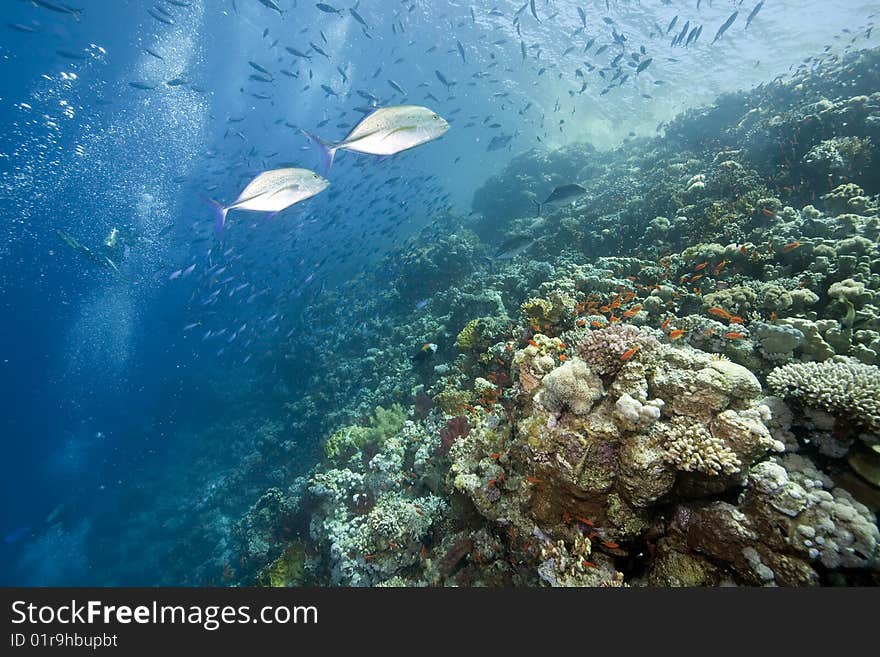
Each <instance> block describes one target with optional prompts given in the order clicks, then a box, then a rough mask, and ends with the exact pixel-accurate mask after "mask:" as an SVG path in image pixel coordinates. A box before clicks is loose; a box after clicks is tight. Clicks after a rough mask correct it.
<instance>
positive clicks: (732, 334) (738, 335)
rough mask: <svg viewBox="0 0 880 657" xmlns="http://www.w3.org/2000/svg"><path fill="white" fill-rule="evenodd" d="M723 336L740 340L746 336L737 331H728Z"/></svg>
mask: <svg viewBox="0 0 880 657" xmlns="http://www.w3.org/2000/svg"><path fill="white" fill-rule="evenodd" d="M724 337H725V338H727V339H728V340H741V339H742V338H744V337H746V336H745V333H740V332H739V331H729V332H727V333H725V334H724Z"/></svg>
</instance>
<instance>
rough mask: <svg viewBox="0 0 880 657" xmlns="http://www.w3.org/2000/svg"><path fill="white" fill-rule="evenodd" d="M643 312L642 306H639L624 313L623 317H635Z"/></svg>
mask: <svg viewBox="0 0 880 657" xmlns="http://www.w3.org/2000/svg"><path fill="white" fill-rule="evenodd" d="M641 310H642V306H641V304H639V305H638V306H633V307H632V308H630V309H629V310H625V311H624V312H623V316H624V317H632V316H633V315H638V314H639V312H641Z"/></svg>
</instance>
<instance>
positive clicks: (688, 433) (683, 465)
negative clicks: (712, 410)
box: [665, 424, 742, 475]
mask: <svg viewBox="0 0 880 657" xmlns="http://www.w3.org/2000/svg"><path fill="white" fill-rule="evenodd" d="M666 439H667V442H666V445H665V447H666V459H667V460H668V461H669V462H670V463H672V464H673V465H674V466H675V467H676V468H677V469H679V470H683V471H685V472H702V473H704V474H708V475H718V474H722V473H723V474H733V473H735V472H738V471H739V469H740V467H741V466H742V463H740V461H739V459H738V458H737V457H736V454H734V453H733V450H731V449H730V448H729V447H728V446H727V445H726V444H725V442H724V441H723V440H721V439H720V438H716V437H714V436H713V435H712V434H711V433H709V430H708V429H707V428H706V427H704V426H703V425H702V424H676V425H672V426H670V428H669V431H668V432H667V434H666Z"/></svg>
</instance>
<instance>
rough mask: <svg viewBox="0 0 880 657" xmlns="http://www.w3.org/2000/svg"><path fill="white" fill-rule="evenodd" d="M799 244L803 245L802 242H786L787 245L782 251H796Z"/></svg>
mask: <svg viewBox="0 0 880 657" xmlns="http://www.w3.org/2000/svg"><path fill="white" fill-rule="evenodd" d="M799 246H801V243H800V242H792V243H791V244H786V245H785V246H783V247H782V252H783V253H788V252H789V251H794V250H795V249H796V248H798V247H799Z"/></svg>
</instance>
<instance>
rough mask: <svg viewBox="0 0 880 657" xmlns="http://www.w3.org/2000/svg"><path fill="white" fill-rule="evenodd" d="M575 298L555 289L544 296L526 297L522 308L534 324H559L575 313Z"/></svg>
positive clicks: (541, 325)
mask: <svg viewBox="0 0 880 657" xmlns="http://www.w3.org/2000/svg"><path fill="white" fill-rule="evenodd" d="M574 307H575V300H574V299H573V298H571V297H570V296H569V295H567V294H565V293H564V292H561V291H559V290H554V291H553V292H551V293H550V294H548V295H547V296H546V297H544V298H539V297H533V298H531V299H526V300H525V301H524V302H523V303H522V305H521V306H520V310H521V311H522V312H523V314H524V315H525V316H526V318H528V320H529V323H530V324H532V325H536V326H540V327H544V326H545V325H548V324H549V325H554V324H558V323H559V322H560V321H562V320H563V319H564V318H566V317H571V316H572V315H573V314H574Z"/></svg>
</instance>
